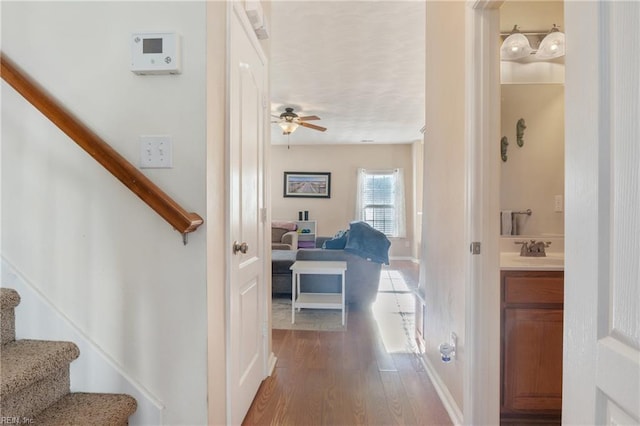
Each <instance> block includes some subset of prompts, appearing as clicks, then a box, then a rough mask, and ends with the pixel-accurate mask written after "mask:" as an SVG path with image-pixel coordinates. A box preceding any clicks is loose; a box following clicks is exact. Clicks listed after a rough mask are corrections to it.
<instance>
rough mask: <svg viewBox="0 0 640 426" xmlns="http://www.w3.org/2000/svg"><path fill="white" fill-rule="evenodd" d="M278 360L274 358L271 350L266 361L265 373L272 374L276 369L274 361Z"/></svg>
mask: <svg viewBox="0 0 640 426" xmlns="http://www.w3.org/2000/svg"><path fill="white" fill-rule="evenodd" d="M277 362H278V358H276V356H275V354H274V353H273V352H271V353H270V354H269V361H268V365H267V375H268V376H272V375H273V372H274V371H275V369H276V363H277Z"/></svg>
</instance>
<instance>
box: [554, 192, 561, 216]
mask: <svg viewBox="0 0 640 426" xmlns="http://www.w3.org/2000/svg"><path fill="white" fill-rule="evenodd" d="M554 203H555V204H554V209H553V211H555V212H561V211H562V210H564V206H563V204H564V200H563V197H562V195H556V196H555V199H554Z"/></svg>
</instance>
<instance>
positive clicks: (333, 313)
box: [271, 297, 349, 331]
mask: <svg viewBox="0 0 640 426" xmlns="http://www.w3.org/2000/svg"><path fill="white" fill-rule="evenodd" d="M348 319H349V308H348V306H347V308H346V310H345V321H344V325H342V311H341V310H340V309H307V308H303V309H301V310H300V311H299V312H296V323H295V324H291V299H289V298H288V297H274V298H273V299H271V321H272V328H274V329H278V330H317V331H346V330H347V322H348Z"/></svg>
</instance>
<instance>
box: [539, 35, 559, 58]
mask: <svg viewBox="0 0 640 426" xmlns="http://www.w3.org/2000/svg"><path fill="white" fill-rule="evenodd" d="M535 56H536V58H537V59H553V58H559V57H560V56H564V33H562V32H560V31H558V30H557V29H556V30H555V31H553V30H552V31H551V32H550V33H549V34H547V35H546V36H545V38H544V39H542V42H541V43H540V48H539V49H538V51H537V52H536V55H535Z"/></svg>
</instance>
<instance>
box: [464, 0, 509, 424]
mask: <svg viewBox="0 0 640 426" xmlns="http://www.w3.org/2000/svg"><path fill="white" fill-rule="evenodd" d="M502 3H503V2H502V0H476V1H469V2H468V3H467V19H466V22H467V24H466V26H465V45H466V61H467V63H466V66H465V84H466V93H465V103H466V115H467V120H466V123H467V129H466V135H465V139H466V142H465V145H466V151H467V159H466V161H467V165H466V168H465V169H466V172H467V176H466V185H467V201H466V208H465V210H466V211H465V214H466V217H465V220H466V223H467V229H468V231H467V236H468V239H469V243H471V242H473V241H478V242H481V244H482V246H481V254H480V255H472V254H470V253H469V254H468V257H467V265H466V267H467V278H466V286H465V305H466V318H465V346H466V348H465V351H466V352H467V355H466V357H465V364H464V369H465V374H464V395H463V398H464V404H463V423H464V424H465V425H493V424H498V423H499V420H500V380H499V378H500V291H499V290H500V262H499V250H500V249H499V235H500V229H499V223H498V221H497V220H495V218H496V217H497V216H496V215H497V213H496V212H498V211H499V210H500V200H499V191H498V190H497V188H500V174H499V170H500V162H499V158H500V153H499V146H498V144H496V143H495V141H499V140H500V57H499V51H500V46H499V44H498V40H499V38H498V34H499V32H500V14H499V8H500V6H501V5H502Z"/></svg>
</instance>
